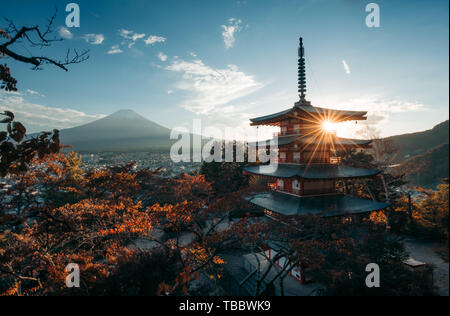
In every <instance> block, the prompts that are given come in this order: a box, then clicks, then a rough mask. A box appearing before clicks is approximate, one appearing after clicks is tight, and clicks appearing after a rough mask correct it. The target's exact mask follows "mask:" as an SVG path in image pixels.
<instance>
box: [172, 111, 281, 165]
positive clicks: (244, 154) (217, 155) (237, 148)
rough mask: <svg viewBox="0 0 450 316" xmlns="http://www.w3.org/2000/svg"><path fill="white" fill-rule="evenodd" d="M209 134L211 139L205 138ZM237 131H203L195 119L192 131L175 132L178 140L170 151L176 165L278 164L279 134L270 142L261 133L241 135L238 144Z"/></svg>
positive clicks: (175, 129)
mask: <svg viewBox="0 0 450 316" xmlns="http://www.w3.org/2000/svg"><path fill="white" fill-rule="evenodd" d="M204 135H208V136H204ZM235 136H236V133H235V128H232V127H226V128H224V129H220V128H218V127H213V126H208V127H206V128H204V129H202V124H201V120H199V119H194V120H193V124H192V131H189V129H187V128H186V127H176V128H174V129H172V131H171V134H170V139H172V140H177V141H176V142H175V143H174V144H173V145H172V147H171V149H170V158H171V160H172V161H173V162H175V163H178V162H203V161H204V162H256V161H259V162H261V163H270V165H273V166H275V165H277V164H278V151H277V150H278V135H277V134H275V135H273V137H272V139H271V140H269V141H255V142H249V141H248V140H249V139H258V137H259V135H258V131H257V130H256V131H254V132H253V133H251V132H249V134H246V135H240V137H239V139H240V140H239V141H235V140H234V139H235Z"/></svg>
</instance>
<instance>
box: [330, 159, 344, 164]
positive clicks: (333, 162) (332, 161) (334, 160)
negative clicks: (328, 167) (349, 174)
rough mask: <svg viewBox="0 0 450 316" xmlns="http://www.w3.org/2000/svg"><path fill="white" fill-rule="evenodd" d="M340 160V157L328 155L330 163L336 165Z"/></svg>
mask: <svg viewBox="0 0 450 316" xmlns="http://www.w3.org/2000/svg"><path fill="white" fill-rule="evenodd" d="M341 161H342V159H341V157H330V163H331V164H333V165H338V164H340V163H341Z"/></svg>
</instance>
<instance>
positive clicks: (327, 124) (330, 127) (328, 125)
mask: <svg viewBox="0 0 450 316" xmlns="http://www.w3.org/2000/svg"><path fill="white" fill-rule="evenodd" d="M322 129H323V130H325V131H326V132H328V133H335V132H336V130H337V126H336V123H333V122H331V121H328V120H327V121H324V122H322Z"/></svg>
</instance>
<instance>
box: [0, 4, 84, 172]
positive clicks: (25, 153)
mask: <svg viewBox="0 0 450 316" xmlns="http://www.w3.org/2000/svg"><path fill="white" fill-rule="evenodd" d="M56 14H57V11H55V13H54V14H53V16H52V17H51V18H50V19H49V20H48V23H47V25H46V26H44V27H40V26H39V25H37V26H32V27H27V26H22V27H19V28H18V27H17V26H16V25H15V24H14V22H12V21H11V20H8V19H5V20H6V22H7V24H8V25H7V26H6V27H5V28H0V55H1V56H0V58H3V59H4V58H6V59H12V60H15V61H18V62H22V63H26V64H31V65H33V68H32V69H33V70H39V69H42V66H43V65H44V64H51V65H54V66H56V67H58V68H61V69H63V70H65V71H68V68H67V66H68V65H71V64H78V63H81V62H84V61H86V60H87V59H88V58H89V55H88V53H89V51H83V52H81V53H79V52H78V51H77V50H76V49H74V50H71V49H68V50H67V53H66V56H65V59H63V60H61V59H55V58H51V57H47V56H43V55H40V54H39V55H37V54H32V53H30V55H31V56H25V55H23V54H20V53H18V50H17V49H16V48H17V47H18V46H21V47H24V46H25V47H26V48H27V50H28V51H30V49H39V52H40V51H41V50H42V49H44V48H46V47H49V46H51V45H52V44H53V43H55V42H59V41H62V40H63V39H62V38H60V37H54V36H52V34H53V31H54V30H53V24H54V21H55V18H56ZM0 89H4V90H6V91H17V80H16V79H15V78H14V77H13V76H12V75H11V71H10V68H9V67H8V66H7V65H6V64H4V65H1V64H0ZM0 115H3V116H5V118H4V119H3V120H1V121H0V123H3V124H7V131H2V132H0V157H1V160H0V177H4V176H6V175H7V174H8V173H10V172H12V173H17V172H23V171H26V170H27V169H28V164H29V163H30V162H31V160H32V159H33V158H34V157H35V156H36V155H38V156H39V157H40V158H42V157H43V156H44V155H48V154H51V153H56V152H58V151H59V149H60V143H59V131H58V130H53V132H52V133H51V132H42V133H41V134H40V135H39V136H36V137H31V138H27V139H25V135H26V128H25V127H24V126H23V125H22V124H21V123H20V122H17V121H15V120H14V114H13V113H12V112H11V111H4V113H0Z"/></svg>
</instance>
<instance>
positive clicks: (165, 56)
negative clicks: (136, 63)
mask: <svg viewBox="0 0 450 316" xmlns="http://www.w3.org/2000/svg"><path fill="white" fill-rule="evenodd" d="M156 56H158V58H159V60H161V61H166V60H167V58H168V57H167V55H166V54H164V53H163V52H160V53H158V55H156Z"/></svg>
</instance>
